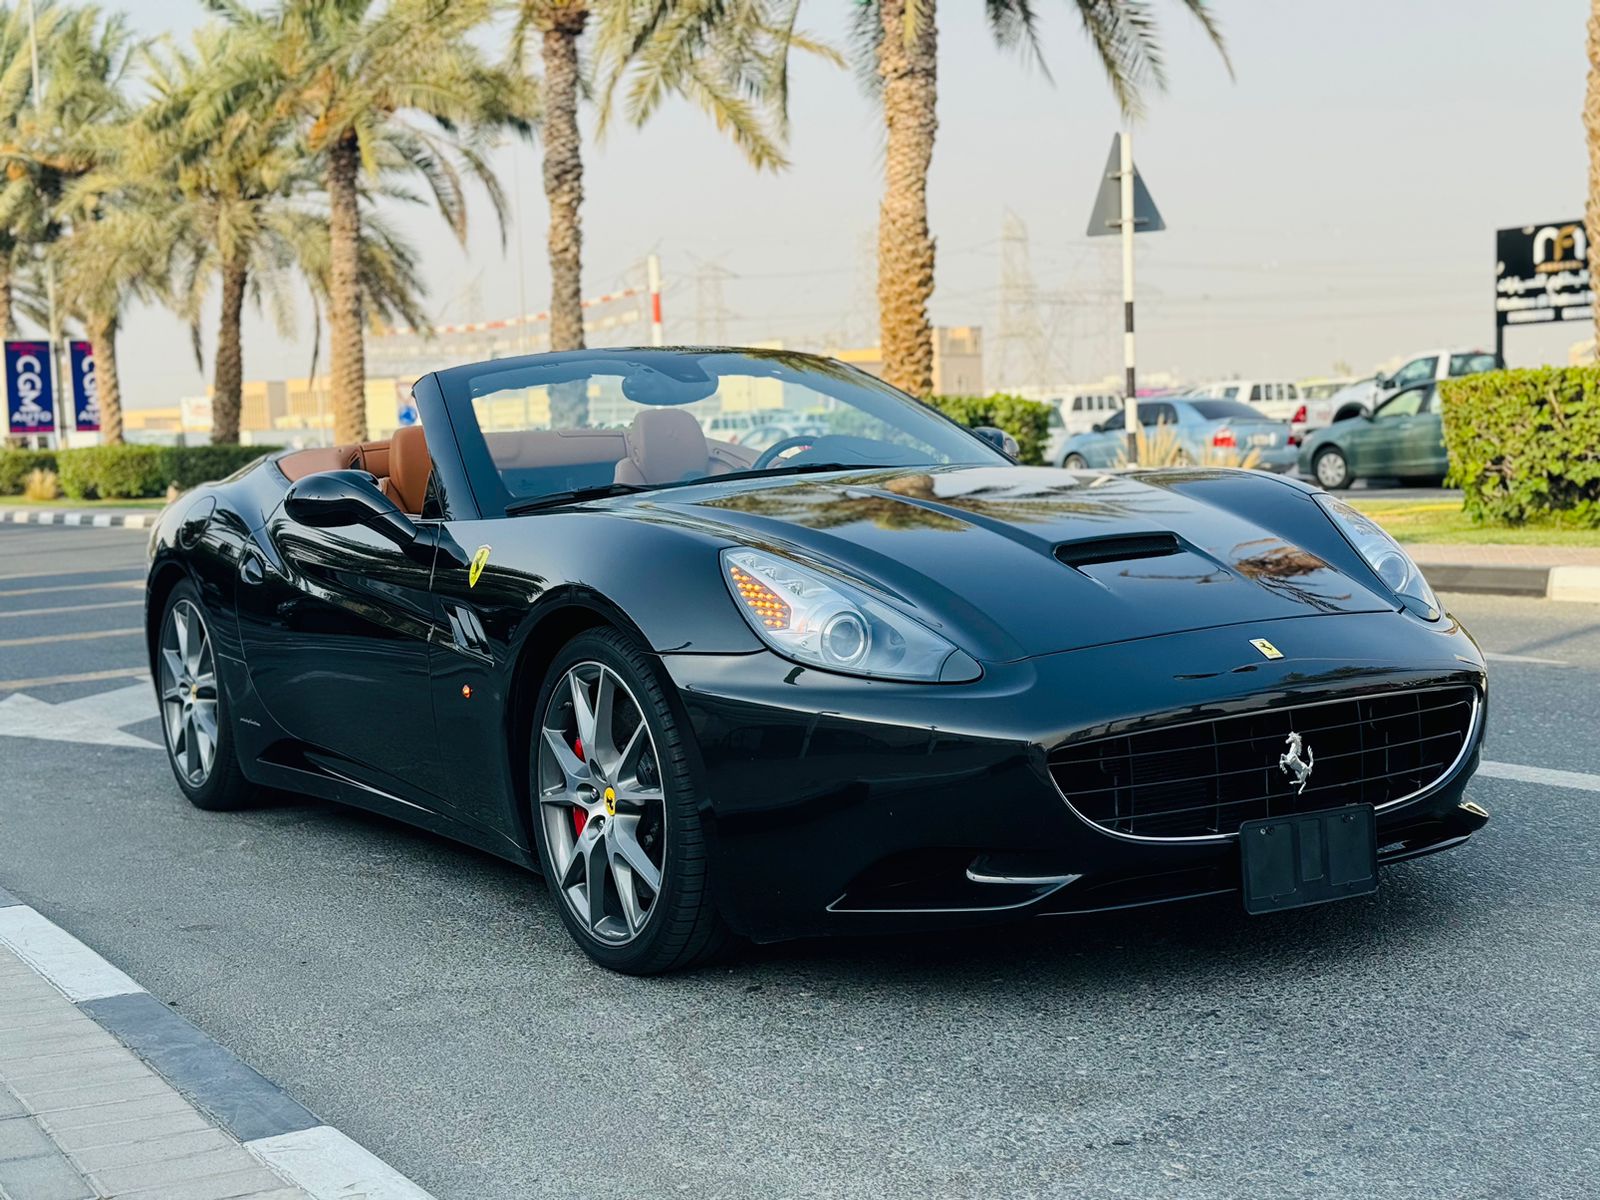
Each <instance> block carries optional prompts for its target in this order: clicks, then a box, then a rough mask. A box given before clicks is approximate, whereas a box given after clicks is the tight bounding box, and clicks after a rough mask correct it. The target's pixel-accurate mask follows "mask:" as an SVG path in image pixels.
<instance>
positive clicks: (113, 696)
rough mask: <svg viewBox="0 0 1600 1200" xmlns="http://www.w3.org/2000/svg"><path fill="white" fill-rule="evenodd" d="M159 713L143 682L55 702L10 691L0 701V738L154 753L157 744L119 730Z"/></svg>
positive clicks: (147, 685) (147, 687)
mask: <svg viewBox="0 0 1600 1200" xmlns="http://www.w3.org/2000/svg"><path fill="white" fill-rule="evenodd" d="M159 715H160V711H159V710H158V709H157V707H156V698H155V696H154V694H152V692H151V691H150V685H149V684H147V683H135V684H133V685H131V686H129V687H125V688H118V689H117V690H116V691H112V692H98V693H96V694H95V695H93V696H83V697H81V698H79V699H77V700H66V701H63V702H62V703H60V704H50V703H48V702H46V701H44V700H35V699H34V698H33V697H32V696H29V695H25V694H24V693H22V692H13V693H12V694H11V695H9V696H7V697H6V698H5V699H4V700H0V737H20V738H38V739H40V740H41V741H47V742H81V743H85V744H87V745H91V746H129V747H133V748H136V749H140V750H159V749H161V747H160V746H159V745H158V744H157V743H155V742H152V741H150V740H148V739H147V738H142V737H135V736H134V735H133V734H131V733H128V732H127V731H125V730H124V729H123V728H122V727H123V726H124V725H134V724H137V723H138V722H140V721H148V720H149V719H150V718H152V717H155V716H159Z"/></svg>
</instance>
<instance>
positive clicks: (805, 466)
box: [695, 462, 906, 483]
mask: <svg viewBox="0 0 1600 1200" xmlns="http://www.w3.org/2000/svg"><path fill="white" fill-rule="evenodd" d="M905 465H906V464H905V463H840V462H828V463H817V462H813V463H796V464H795V465H794V466H792V467H763V468H762V469H761V470H759V471H729V472H728V473H727V474H726V475H708V476H707V477H706V478H704V479H699V480H696V481H695V482H697V483H722V482H724V481H726V480H729V479H768V478H770V477H772V476H775V475H810V474H812V473H814V472H817V471H893V470H895V469H897V468H898V467H903V466H905Z"/></svg>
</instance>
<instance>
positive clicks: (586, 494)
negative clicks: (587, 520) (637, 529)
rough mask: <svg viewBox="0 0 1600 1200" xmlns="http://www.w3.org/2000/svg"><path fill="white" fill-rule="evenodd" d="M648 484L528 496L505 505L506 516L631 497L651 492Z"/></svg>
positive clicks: (575, 489)
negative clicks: (639, 493) (593, 501)
mask: <svg viewBox="0 0 1600 1200" xmlns="http://www.w3.org/2000/svg"><path fill="white" fill-rule="evenodd" d="M653 491H655V486H652V485H651V484H648V483H601V484H596V485H595V486H594V487H584V488H573V489H572V490H571V491H567V492H547V493H546V494H545V495H543V496H529V497H528V498H527V499H526V500H513V501H512V502H511V503H510V504H508V505H506V516H508V517H516V516H521V515H522V514H523V513H530V512H535V511H537V510H538V509H541V508H559V507H560V506H561V505H563V504H579V503H582V502H583V501H585V500H604V499H606V498H607V497H608V496H631V495H632V494H633V493H634V492H653Z"/></svg>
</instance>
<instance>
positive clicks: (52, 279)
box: [28, 0, 98, 447]
mask: <svg viewBox="0 0 1600 1200" xmlns="http://www.w3.org/2000/svg"><path fill="white" fill-rule="evenodd" d="M35 25H36V21H35V17H34V11H33V0H28V54H29V57H30V59H31V60H32V61H31V65H32V67H33V111H34V113H35V114H38V113H40V112H43V111H44V93H43V92H41V91H40V89H39V37H38V31H37V30H36V29H35ZM44 294H45V303H46V304H47V305H48V306H49V309H50V355H49V358H50V396H51V405H52V408H53V410H54V413H55V426H56V445H57V446H62V447H64V446H65V445H66V444H67V425H66V422H65V421H63V420H62V419H61V418H62V415H63V414H62V411H61V395H62V391H63V389H62V387H61V364H60V362H59V361H58V356H57V352H56V344H57V343H58V342H60V341H61V313H60V311H59V310H58V309H57V308H56V267H55V263H54V262H52V261H51V259H50V256H49V255H48V254H46V255H45V260H44ZM72 415H73V416H74V417H75V416H76V414H72ZM74 427H76V425H75V424H74ZM96 440H98V438H97V439H96Z"/></svg>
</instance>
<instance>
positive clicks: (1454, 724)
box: [1050, 686, 1477, 838]
mask: <svg viewBox="0 0 1600 1200" xmlns="http://www.w3.org/2000/svg"><path fill="white" fill-rule="evenodd" d="M1476 708H1477V693H1476V692H1475V691H1474V690H1473V689H1472V688H1470V687H1465V686H1462V687H1444V688H1423V689H1415V690H1407V691H1397V692H1385V693H1382V694H1379V695H1375V696H1362V697H1359V698H1357V699H1351V700H1335V701H1332V702H1329V703H1324V704H1309V705H1304V706H1301V707H1298V708H1274V709H1262V710H1260V711H1257V712H1251V713H1246V714H1244V715H1241V716H1235V717H1222V718H1219V719H1217V720H1214V721H1199V722H1191V723H1188V724H1184V725H1177V726H1173V727H1170V728H1167V729H1155V730H1150V731H1148V732H1143V733H1133V734H1128V735H1127V736H1125V737H1113V738H1103V739H1098V740H1096V741H1092V742H1085V743H1080V744H1077V745H1071V746H1066V747H1063V748H1062V749H1060V750H1057V751H1056V752H1055V753H1053V754H1052V755H1051V756H1050V774H1051V775H1052V776H1053V777H1054V779H1055V781H1056V786H1057V787H1059V788H1060V789H1061V791H1062V794H1063V795H1065V796H1066V798H1067V800H1068V802H1069V803H1070V804H1071V805H1072V807H1073V808H1074V809H1076V810H1077V811H1078V812H1079V813H1080V814H1082V815H1083V816H1084V817H1086V818H1087V819H1088V820H1090V821H1093V822H1094V823H1095V824H1096V825H1100V826H1102V827H1104V828H1106V829H1109V830H1113V831H1114V832H1117V833H1126V834H1133V835H1136V836H1140V837H1154V838H1182V837H1207V836H1216V835H1218V834H1233V833H1237V832H1238V831H1239V826H1240V824H1242V823H1243V822H1245V821H1252V820H1256V819H1258V818H1261V817H1278V816H1286V815H1290V814H1293V813H1300V812H1315V811H1317V810H1318V809H1324V808H1336V807H1338V806H1339V805H1342V804H1371V805H1374V806H1381V805H1384V804H1388V803H1391V802H1392V801H1395V800H1399V799H1401V798H1403V797H1405V796H1409V795H1411V794H1412V793H1414V792H1418V791H1421V790H1422V789H1424V788H1426V787H1428V786H1429V785H1431V784H1433V783H1435V782H1437V781H1438V779H1439V778H1440V777H1441V776H1443V775H1444V773H1445V772H1446V771H1448V770H1449V769H1450V767H1451V765H1452V764H1453V763H1454V762H1455V761H1456V759H1457V758H1458V757H1460V755H1461V751H1462V748H1463V747H1464V746H1465V745H1466V741H1467V738H1468V737H1469V736H1470V735H1471V729H1472V721H1473V715H1474V713H1475V712H1476ZM1291 732H1293V733H1298V734H1299V735H1300V737H1301V741H1302V745H1303V746H1304V747H1305V749H1304V750H1303V751H1302V752H1301V755H1300V758H1301V760H1302V761H1303V760H1305V759H1308V758H1309V759H1310V760H1311V764H1312V766H1311V772H1310V774H1309V775H1308V776H1307V777H1306V788H1305V791H1304V792H1300V791H1298V790H1297V787H1298V785H1297V783H1296V781H1295V779H1294V778H1293V776H1292V775H1290V774H1289V773H1288V772H1286V771H1284V770H1282V769H1280V767H1279V757H1280V756H1281V755H1283V754H1284V753H1285V752H1287V751H1288V750H1289V741H1288V738H1289V734H1290V733H1291Z"/></svg>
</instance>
